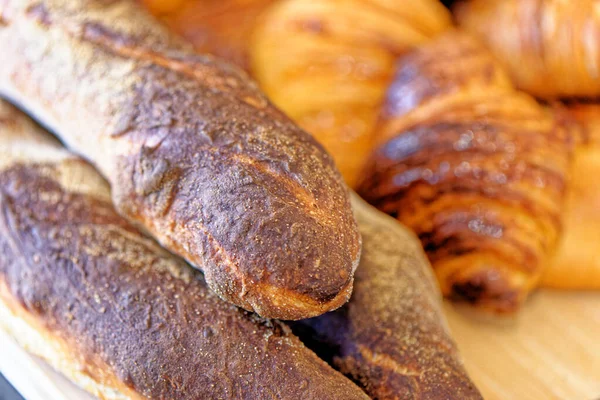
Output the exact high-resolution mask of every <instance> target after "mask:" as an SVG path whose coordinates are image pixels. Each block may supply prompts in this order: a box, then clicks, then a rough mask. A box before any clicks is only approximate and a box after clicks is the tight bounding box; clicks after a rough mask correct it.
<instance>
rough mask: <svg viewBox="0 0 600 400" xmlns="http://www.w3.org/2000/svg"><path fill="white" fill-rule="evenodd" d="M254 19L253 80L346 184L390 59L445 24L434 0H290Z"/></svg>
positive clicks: (353, 177)
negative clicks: (309, 137) (320, 149)
mask: <svg viewBox="0 0 600 400" xmlns="http://www.w3.org/2000/svg"><path fill="white" fill-rule="evenodd" d="M261 22H262V23H261V24H259V25H258V26H257V27H256V28H255V31H254V34H253V38H254V40H253V43H252V45H251V50H250V52H251V57H250V58H251V68H252V72H253V73H254V76H255V78H257V80H258V81H259V83H260V84H261V86H262V88H263V90H265V91H266V93H267V94H268V95H269V97H271V99H272V100H273V101H274V102H275V104H276V105H278V106H279V107H280V108H282V109H283V111H285V112H286V113H287V114H288V115H289V116H291V117H292V118H293V119H294V120H295V121H296V122H298V123H299V124H300V125H301V126H302V127H303V128H305V129H306V130H307V131H308V132H310V133H312V134H313V135H314V136H315V137H316V138H317V139H318V140H319V141H320V142H321V143H322V144H323V145H324V146H325V148H326V149H327V150H328V151H329V152H330V153H331V154H332V155H333V157H334V159H335V161H336V163H337V165H338V168H339V169H340V171H341V172H342V175H344V178H345V179H346V182H347V183H348V184H349V185H350V186H353V185H354V184H355V183H356V181H357V178H358V174H359V171H360V169H361V167H362V164H363V162H364V160H365V159H366V157H367V156H368V154H369V152H370V150H371V147H372V144H373V133H374V131H373V128H374V125H375V123H376V121H377V118H378V115H379V106H380V105H381V102H382V101H383V98H384V95H385V90H386V88H387V85H388V83H389V81H390V79H391V77H392V74H393V70H394V63H395V60H396V58H397V57H398V56H399V55H401V54H403V53H405V52H406V51H407V50H409V49H412V48H414V47H416V46H418V45H420V44H422V43H424V42H426V41H428V40H429V39H431V38H432V37H434V36H435V35H437V34H439V33H440V32H442V31H443V30H445V29H447V28H448V26H449V25H450V16H449V13H448V11H447V10H446V9H445V8H444V7H443V6H442V4H441V3H440V2H438V1H437V0H411V1H402V2H399V1H391V0H375V1H364V0H323V1H306V0H291V1H282V2H278V3H277V4H276V5H274V6H272V7H270V8H269V9H268V10H267V11H265V13H264V16H263V20H262V21H261Z"/></svg>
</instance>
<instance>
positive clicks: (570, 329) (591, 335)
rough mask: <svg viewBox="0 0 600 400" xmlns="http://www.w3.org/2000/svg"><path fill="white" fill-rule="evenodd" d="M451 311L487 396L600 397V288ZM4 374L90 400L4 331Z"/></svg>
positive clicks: (27, 388)
mask: <svg viewBox="0 0 600 400" xmlns="http://www.w3.org/2000/svg"><path fill="white" fill-rule="evenodd" d="M446 312H447V315H448V318H449V321H450V326H451V329H452V331H453V333H454V336H455V338H456V340H457V342H458V344H459V347H460V349H461V351H462V353H463V356H464V358H465V362H466V364H467V369H469V371H470V373H471V375H472V377H473V379H474V380H475V381H476V383H477V385H478V386H479V387H480V389H481V391H482V392H483V394H484V395H485V398H486V399H488V400H553V399H561V400H563V399H564V400H597V399H600V293H561V292H551V291H540V292H538V293H536V294H535V295H534V296H533V297H532V298H531V301H529V302H528V303H527V304H526V306H525V308H524V309H523V310H522V312H521V313H520V314H519V316H518V318H516V319H513V320H502V321H496V320H493V321H490V320H484V319H482V318H481V317H480V316H477V315H473V314H472V312H468V311H465V310H464V309H462V308H461V309H457V308H456V307H455V306H453V305H451V304H450V303H446ZM0 372H2V373H4V374H5V376H6V378H7V379H9V380H10V381H11V382H12V383H13V385H14V386H15V387H16V388H17V389H18V390H19V391H20V392H21V393H22V394H23V396H24V397H25V398H26V399H27V400H49V399H51V400H87V399H90V400H91V397H90V396H88V395H86V394H85V393H83V392H81V391H80V390H79V389H77V388H75V387H74V386H73V385H71V384H70V383H69V382H68V381H66V379H64V378H62V377H61V376H59V375H58V374H56V373H55V372H53V371H51V370H50V368H49V367H48V366H47V365H45V364H43V363H42V362H41V361H39V360H37V359H35V358H34V357H31V356H29V355H27V354H26V353H25V352H24V351H23V350H21V349H20V348H19V347H17V345H16V344H14V343H13V342H12V340H10V339H9V338H8V337H6V336H5V335H4V334H2V333H1V332H0Z"/></svg>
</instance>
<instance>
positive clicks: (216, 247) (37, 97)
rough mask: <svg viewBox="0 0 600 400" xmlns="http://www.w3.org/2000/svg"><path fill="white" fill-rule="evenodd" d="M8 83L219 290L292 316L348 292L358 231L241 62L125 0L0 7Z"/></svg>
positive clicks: (340, 299) (333, 180) (321, 159)
mask: <svg viewBox="0 0 600 400" xmlns="http://www.w3.org/2000/svg"><path fill="white" fill-rule="evenodd" d="M0 21H1V22H0V53H2V63H0V93H2V94H4V95H5V96H7V97H9V98H11V99H13V100H14V101H15V102H17V103H19V104H21V105H22V106H23V107H24V108H25V109H27V110H29V112H31V113H32V114H34V115H35V116H36V117H37V118H38V119H39V120H41V121H42V122H43V123H44V124H45V125H47V126H48V127H50V128H51V129H52V130H53V131H54V132H55V133H56V134H57V135H58V136H59V137H60V138H61V139H62V140H63V141H64V142H65V143H66V144H67V145H68V146H69V147H70V148H71V149H72V150H74V151H75V152H77V153H79V154H81V155H83V156H84V157H86V158H87V159H88V160H90V161H91V162H92V163H93V164H94V165H95V166H96V167H97V168H98V169H99V170H100V171H101V172H102V174H103V175H104V176H105V177H106V178H107V179H108V181H109V183H110V184H111V187H112V193H113V201H114V203H115V205H116V208H117V210H118V212H119V213H120V214H122V215H124V216H125V217H126V218H128V219H129V220H130V221H133V222H135V223H137V224H139V225H141V226H143V227H144V228H145V229H146V230H147V231H148V232H150V234H151V235H153V236H154V237H156V238H157V239H158V240H159V242H160V243H162V244H163V245H164V246H165V247H167V248H168V249H170V250H171V251H173V252H175V253H177V254H179V255H181V256H182V257H184V258H185V259H186V260H188V261H189V262H190V263H191V264H192V265H194V266H196V267H201V268H202V269H203V272H204V274H205V277H206V281H207V284H208V286H209V287H210V288H211V289H212V290H214V291H215V292H216V293H217V294H218V295H219V296H220V297H221V298H223V299H225V300H227V301H230V302H232V303H234V304H236V305H238V306H241V307H243V308H245V309H247V310H251V311H255V312H257V313H258V314H260V315H262V316H264V317H277V318H283V319H298V318H304V317H310V316H315V315H319V314H321V313H323V312H325V311H328V310H332V309H335V308H337V307H339V306H341V305H342V304H344V303H345V302H346V301H347V299H348V297H349V296H350V293H351V291H352V280H353V278H352V277H353V274H354V269H355V268H356V265H357V264H358V260H359V256H360V237H359V234H358V230H357V227H356V222H355V221H354V218H353V216H352V211H351V209H350V203H349V199H348V193H347V189H346V187H345V186H344V184H343V181H342V178H341V176H340V175H339V173H338V172H337V170H336V168H335V166H334V163H333V160H332V159H331V158H330V157H329V156H328V155H327V154H326V153H325V151H324V150H323V148H322V147H321V146H320V145H318V144H317V142H316V141H315V140H314V139H312V137H311V136H310V135H308V134H306V133H305V132H303V131H302V130H301V129H299V128H298V127H296V126H295V125H294V124H293V123H292V122H291V121H290V120H289V119H288V118H287V117H285V116H284V115H283V114H282V113H281V112H279V111H278V110H276V109H275V108H274V107H273V106H271V105H270V104H269V102H268V101H267V99H266V98H265V97H264V96H263V95H262V94H261V93H260V92H259V91H258V90H257V88H256V86H255V85H254V83H252V82H251V81H250V80H249V79H248V78H247V77H246V75H245V74H243V73H242V72H240V71H239V70H237V69H235V68H233V67H229V66H227V65H225V64H222V63H220V62H218V61H216V60H214V59H212V58H210V57H204V56H198V55H196V54H194V53H193V52H192V51H190V49H189V46H188V45H187V44H183V43H181V42H180V41H179V40H177V39H175V38H173V37H172V36H171V35H170V34H169V33H168V32H166V30H165V29H164V28H162V27H161V26H160V25H159V24H158V22H157V21H155V20H153V19H152V18H151V17H149V16H148V15H146V14H145V13H144V12H143V11H142V10H141V8H140V7H139V5H137V4H136V3H135V2H133V1H127V0H109V1H102V0H83V1H76V2H73V1H68V0H43V1H35V0H27V1H17V0H9V1H3V2H2V3H1V4H0Z"/></svg>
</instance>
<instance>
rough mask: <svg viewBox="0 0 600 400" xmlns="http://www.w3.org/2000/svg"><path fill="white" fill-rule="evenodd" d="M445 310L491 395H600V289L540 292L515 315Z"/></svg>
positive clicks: (521, 399)
mask: <svg viewBox="0 0 600 400" xmlns="http://www.w3.org/2000/svg"><path fill="white" fill-rule="evenodd" d="M445 309H446V314H447V316H448V319H449V322H450V327H451V329H452V333H453V334H454V337H455V339H456V341H457V342H458V345H459V348H460V350H461V352H462V355H463V358H464V359H465V363H466V365H467V369H468V370H469V372H470V374H471V377H472V378H473V380H474V381H475V383H476V384H477V386H478V387H479V388H480V390H481V391H482V393H483V395H484V397H485V398H486V399H487V400H505V399H507V400H512V399H515V400H554V399H560V400H563V399H564V400H596V399H600V293H569V292H558V291H550V290H543V291H538V292H537V293H535V294H534V295H533V296H532V297H531V299H530V300H529V301H528V302H527V303H526V305H525V307H524V309H523V310H522V311H521V313H520V314H519V315H518V316H517V317H516V318H513V319H503V320H491V319H489V318H487V319H485V318H483V317H481V316H480V315H474V314H473V313H472V312H470V311H469V310H466V309H464V308H459V307H456V306H453V305H451V304H450V303H446V306H445Z"/></svg>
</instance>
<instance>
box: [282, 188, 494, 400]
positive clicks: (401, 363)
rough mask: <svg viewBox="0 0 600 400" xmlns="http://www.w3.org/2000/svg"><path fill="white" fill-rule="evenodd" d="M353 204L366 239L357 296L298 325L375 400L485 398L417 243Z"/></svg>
mask: <svg viewBox="0 0 600 400" xmlns="http://www.w3.org/2000/svg"><path fill="white" fill-rule="evenodd" d="M352 200H353V201H352V205H353V207H354V213H355V215H356V219H357V221H358V224H359V226H360V230H361V234H362V237H363V252H362V258H361V262H360V265H359V268H358V269H357V271H356V283H355V285H354V293H353V295H352V299H351V300H350V302H349V303H348V304H346V305H345V306H344V307H343V308H341V309H340V310H338V311H335V312H333V313H327V314H325V315H322V316H319V317H316V318H311V319H307V320H304V321H299V322H297V323H295V324H294V325H293V326H292V328H293V329H294V331H295V332H296V333H298V334H300V337H301V338H302V339H303V340H304V341H305V343H307V344H308V345H309V346H310V345H311V344H312V345H314V347H313V348H314V349H315V350H317V352H318V353H319V351H320V353H321V354H320V355H321V356H322V357H324V358H326V359H329V360H331V361H333V363H334V364H335V365H336V366H337V367H338V368H339V369H340V371H342V372H343V373H345V374H346V375H348V376H349V377H351V378H353V379H354V380H355V381H356V382H357V383H359V384H360V385H361V386H362V387H363V388H364V389H365V391H366V392H367V393H368V394H369V395H370V396H371V397H372V398H374V399H388V400H392V399H398V400H400V399H402V400H408V399H430V400H434V399H444V400H449V399H457V400H467V399H482V397H481V395H480V394H479V392H478V390H477V389H476V388H475V386H474V385H473V383H472V382H471V381H470V379H469V377H468V375H467V373H466V371H465V369H464V367H463V365H462V362H461V360H460V356H459V354H458V350H457V348H456V345H455V344H454V342H453V340H452V339H451V337H450V334H449V332H448V328H447V325H446V322H445V319H444V314H443V312H442V309H441V296H440V292H439V290H438V288H437V286H436V283H435V278H434V276H433V274H432V272H431V267H430V265H429V263H428V262H427V258H426V257H425V254H424V253H423V250H422V249H421V246H420V245H419V242H418V239H417V238H416V237H415V235H414V234H413V233H412V232H410V231H409V230H408V229H406V228H404V227H403V226H401V225H400V224H398V223H397V222H395V221H394V220H393V219H392V218H390V217H387V216H385V215H384V214H383V213H381V212H378V211H377V210H376V209H374V208H373V207H371V206H369V205H368V204H366V203H365V202H364V201H363V200H361V199H359V197H358V196H354V197H353V199H352ZM323 345H325V347H323ZM331 349H334V350H333V351H332V350H331Z"/></svg>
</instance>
